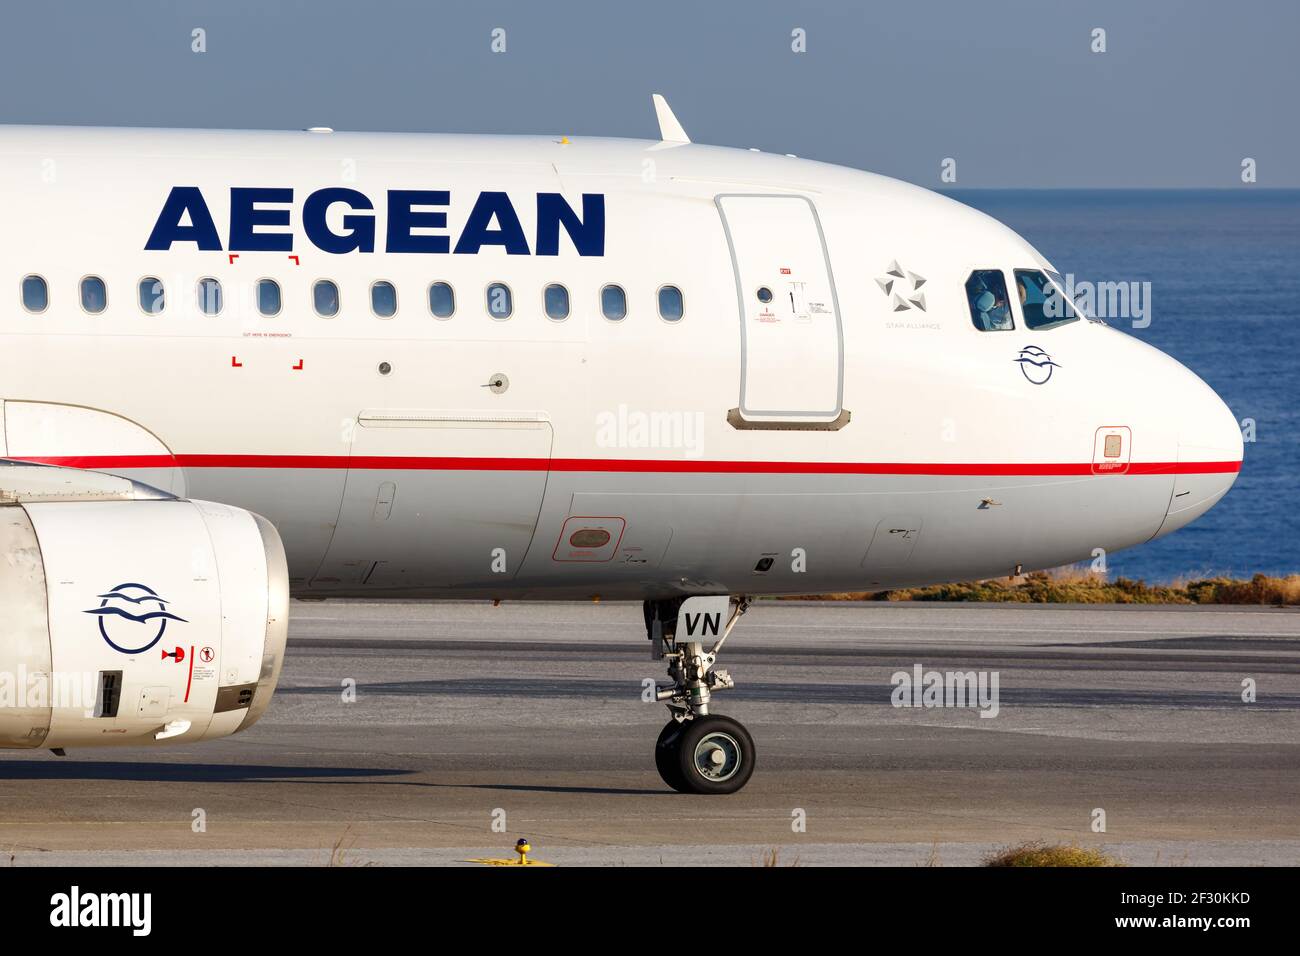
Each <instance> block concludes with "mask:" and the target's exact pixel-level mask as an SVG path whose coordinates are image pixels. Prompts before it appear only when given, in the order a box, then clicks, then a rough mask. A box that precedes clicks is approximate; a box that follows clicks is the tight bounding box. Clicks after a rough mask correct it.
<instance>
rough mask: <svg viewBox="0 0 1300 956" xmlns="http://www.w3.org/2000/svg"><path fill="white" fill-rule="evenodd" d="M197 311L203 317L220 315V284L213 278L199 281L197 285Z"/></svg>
mask: <svg viewBox="0 0 1300 956" xmlns="http://www.w3.org/2000/svg"><path fill="white" fill-rule="evenodd" d="M198 294H199V311H200V312H202V313H203V314H204V315H220V314H221V307H222V304H223V303H222V301H221V283H220V282H218V281H217V280H216V279H213V278H210V277H209V278H205V279H200V280H199V284H198Z"/></svg>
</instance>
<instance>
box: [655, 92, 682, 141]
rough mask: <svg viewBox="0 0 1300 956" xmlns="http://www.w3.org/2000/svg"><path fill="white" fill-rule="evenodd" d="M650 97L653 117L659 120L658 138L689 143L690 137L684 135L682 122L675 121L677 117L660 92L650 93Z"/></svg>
mask: <svg viewBox="0 0 1300 956" xmlns="http://www.w3.org/2000/svg"><path fill="white" fill-rule="evenodd" d="M650 99H651V100H653V101H654V104H655V118H656V119H657V120H659V138H660V139H662V140H663V141H664V142H665V143H689V142H690V141H691V138H690V137H689V136H687V135H686V130H684V129H682V124H681V123H679V122H677V117H676V116H674V115H673V108H672V107H671V106H669V105H668V101H667V100H666V99H664V97H663V94H662V93H651V94H650Z"/></svg>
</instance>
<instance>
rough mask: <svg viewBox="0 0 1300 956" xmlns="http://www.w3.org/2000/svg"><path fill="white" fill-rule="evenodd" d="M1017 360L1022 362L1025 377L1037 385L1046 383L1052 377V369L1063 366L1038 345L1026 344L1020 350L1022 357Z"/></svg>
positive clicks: (1021, 366) (1021, 369)
mask: <svg viewBox="0 0 1300 956" xmlns="http://www.w3.org/2000/svg"><path fill="white" fill-rule="evenodd" d="M1016 361H1017V362H1019V363H1020V371H1022V372H1024V373H1025V378H1027V379H1029V381H1031V382H1033V383H1034V384H1035V385H1045V384H1046V383H1047V380H1048V379H1049V378H1051V377H1052V369H1054V368H1060V367H1061V366H1060V365H1058V364H1056V363H1055V362H1053V361H1052V357H1051V356H1050V355H1048V354H1047V353H1046V352H1044V351H1043V350H1042V349H1040V348H1039V347H1038V346H1037V345H1026V346H1025V347H1024V348H1023V349H1021V350H1020V357H1019V358H1017V359H1016Z"/></svg>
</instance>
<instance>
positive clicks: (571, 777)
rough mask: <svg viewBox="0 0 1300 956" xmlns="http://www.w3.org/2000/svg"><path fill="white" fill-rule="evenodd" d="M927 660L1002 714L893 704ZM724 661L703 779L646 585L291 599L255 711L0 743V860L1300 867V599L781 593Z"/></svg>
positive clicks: (735, 640)
mask: <svg viewBox="0 0 1300 956" xmlns="http://www.w3.org/2000/svg"><path fill="white" fill-rule="evenodd" d="M917 665H920V667H921V668H922V671H923V672H928V671H931V670H934V671H940V672H947V671H960V672H967V671H975V672H976V674H977V676H979V675H980V674H981V673H982V674H983V675H984V677H985V679H986V680H991V678H992V676H993V675H994V674H996V676H997V682H998V683H997V687H998V693H997V708H996V711H997V712H996V716H991V717H982V716H980V713H981V709H982V710H983V711H985V712H990V713H991V712H992V707H991V706H985V707H983V708H980V707H965V708H962V707H896V706H894V705H893V703H892V702H891V697H892V696H893V695H894V691H895V685H894V683H893V677H894V675H895V674H896V673H898V672H900V671H901V672H906V673H907V674H908V675H911V674H912V673H913V672H914V668H915V667H916V666H917ZM719 666H721V667H724V668H726V669H728V670H730V671H731V673H732V675H733V677H734V678H735V679H736V683H737V688H736V689H735V690H732V691H726V692H724V693H722V694H719V695H717V696H716V697H715V698H714V705H715V707H714V709H715V711H716V712H720V713H725V714H728V715H730V716H732V717H735V718H737V719H739V720H741V721H742V722H743V723H744V724H745V725H746V726H747V727H748V728H749V729H750V732H751V733H752V734H753V736H754V739H755V741H756V746H757V749H758V764H757V770H756V771H755V774H754V777H753V779H752V780H751V782H750V784H749V786H748V787H747V788H746V789H745V790H744V791H742V792H741V793H739V794H736V795H733V796H729V797H700V796H684V795H680V794H676V793H673V792H671V791H670V790H668V788H667V787H665V786H664V785H663V784H662V783H661V781H660V780H659V777H658V775H657V773H656V772H655V769H654V762H653V757H652V748H653V745H654V739H655V736H656V735H657V733H658V731H659V729H660V727H662V725H663V724H664V722H665V720H666V717H667V711H666V709H665V708H664V707H663V706H662V705H661V704H653V703H645V702H643V701H642V699H641V695H642V690H643V686H644V685H643V681H644V680H647V679H659V680H660V681H663V680H664V679H665V675H664V671H663V665H662V664H661V663H658V662H655V661H652V660H651V659H650V652H649V642H648V641H646V639H645V636H644V628H643V625H642V621H641V608H640V606H639V605H631V604H504V605H502V606H501V607H493V606H491V604H488V603H473V604H471V603H447V604H430V603H414V602H410V603H408V602H344V601H328V602H294V605H293V609H292V623H291V627H290V643H289V651H288V655H287V658H286V662H285V666H284V672H283V675H282V677H281V681H280V688H279V690H278V691H277V693H276V697H275V700H274V701H273V702H272V704H271V707H270V710H269V711H268V712H267V714H266V716H265V717H263V719H262V720H261V722H260V723H258V724H257V725H256V726H255V727H253V728H252V729H250V730H248V731H246V732H245V733H243V734H239V735H236V736H234V737H231V738H228V739H225V740H220V741H213V742H209V743H205V744H198V745H193V746H174V747H166V746H159V747H158V748H157V749H149V750H135V749H133V750H120V751H119V750H97V751H83V752H72V753H70V754H69V755H68V756H66V757H63V758H59V757H55V756H53V755H51V754H48V753H44V752H39V753H32V752H15V751H7V752H0V865H6V864H10V863H12V864H13V865H20V866H21V865H68V864H106V865H116V864H125V865H166V864H191V863H204V864H206V863H212V864H230V865H250V864H288V863H292V864H319V865H344V866H346V865H364V864H456V863H458V862H459V861H463V860H468V859H474V858H484V857H491V858H503V857H510V856H512V853H511V852H510V848H511V847H512V846H513V844H514V842H515V839H516V838H517V837H519V836H526V837H528V838H529V839H530V840H531V841H532V844H533V847H534V851H533V856H534V857H535V858H537V859H540V860H544V861H547V862H552V863H557V864H574V863H584V864H608V865H691V864H710V863H732V864H739V865H761V864H764V863H766V864H769V865H771V864H772V863H775V865H788V864H801V865H817V864H894V865H922V866H924V865H962V864H976V863H979V862H980V861H981V860H982V858H983V857H984V856H986V855H987V854H988V853H989V852H991V851H992V850H995V849H998V848H1002V847H1006V846H1011V845H1017V844H1021V843H1024V842H1027V841H1045V842H1049V843H1077V844H1080V845H1084V846H1101V847H1103V848H1105V849H1107V850H1109V851H1111V852H1112V853H1114V854H1115V855H1117V856H1119V857H1120V858H1121V859H1123V860H1125V861H1126V862H1129V863H1132V864H1136V865H1143V864H1157V865H1164V864H1168V865H1183V864H1247V865H1250V864H1283V865H1289V864H1297V863H1300V611H1297V610H1294V609H1275V608H1240V607H1146V606H1061V605H1043V606H1024V605H987V604H968V605H950V604H944V605H940V604H905V603H900V604H884V603H875V604H847V603H817V602H760V603H759V604H758V605H756V606H755V607H754V608H752V609H751V610H750V612H749V613H748V614H747V615H746V616H745V617H744V619H743V620H742V621H741V622H740V623H739V625H738V626H737V628H736V630H735V632H734V633H733V635H732V637H731V638H730V640H729V641H728V642H727V645H726V647H725V649H724V650H723V653H722V656H721V659H720V661H719ZM1248 681H1249V682H1253V686H1254V691H1255V700H1254V701H1253V702H1247V701H1244V700H1243V686H1244V684H1243V682H1248ZM991 686H992V685H991V683H989V684H986V687H988V688H989V689H990V690H991ZM352 687H355V699H354V700H349V699H347V698H350V697H351V696H352V695H351V694H350V693H349V688H352ZM1099 811H1101V812H1104V824H1105V830H1104V832H1095V831H1094V827H1095V826H1096V825H1097V821H1098V820H1100V818H1101V813H1099ZM196 831H199V832H196Z"/></svg>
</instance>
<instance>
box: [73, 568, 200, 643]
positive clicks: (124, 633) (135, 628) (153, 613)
mask: <svg viewBox="0 0 1300 956" xmlns="http://www.w3.org/2000/svg"><path fill="white" fill-rule="evenodd" d="M96 596H97V597H98V598H99V607H93V608H91V609H90V610H88V611H86V612H84V613H86V614H93V615H95V616H96V617H98V618H99V634H100V636H101V637H103V638H104V641H105V642H106V643H107V644H108V646H109V647H111V648H113V650H115V651H119V652H120V653H123V654H143V653H144V652H145V651H147V650H149V648H151V647H153V646H154V645H155V644H157V643H158V642H159V641H161V640H162V636H163V634H165V633H166V632H167V622H168V621H179V622H180V623H182V624H186V623H188V622H187V621H186V620H185V618H183V617H181V616H179V615H177V614H173V613H172V612H171V611H169V610H167V605H168V604H170V603H171V602H170V601H168V600H167V599H166V598H164V597H162V596H161V595H160V594H159V593H158V592H157V591H155V590H154V589H153V588H151V587H148V586H147V585H144V584H134V583H127V584H119V585H118V586H117V587H115V588H113V589H112V590H111V591H108V592H106V593H104V594H99V595H96ZM155 622H157V623H156V624H155ZM110 635H111V636H110Z"/></svg>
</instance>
